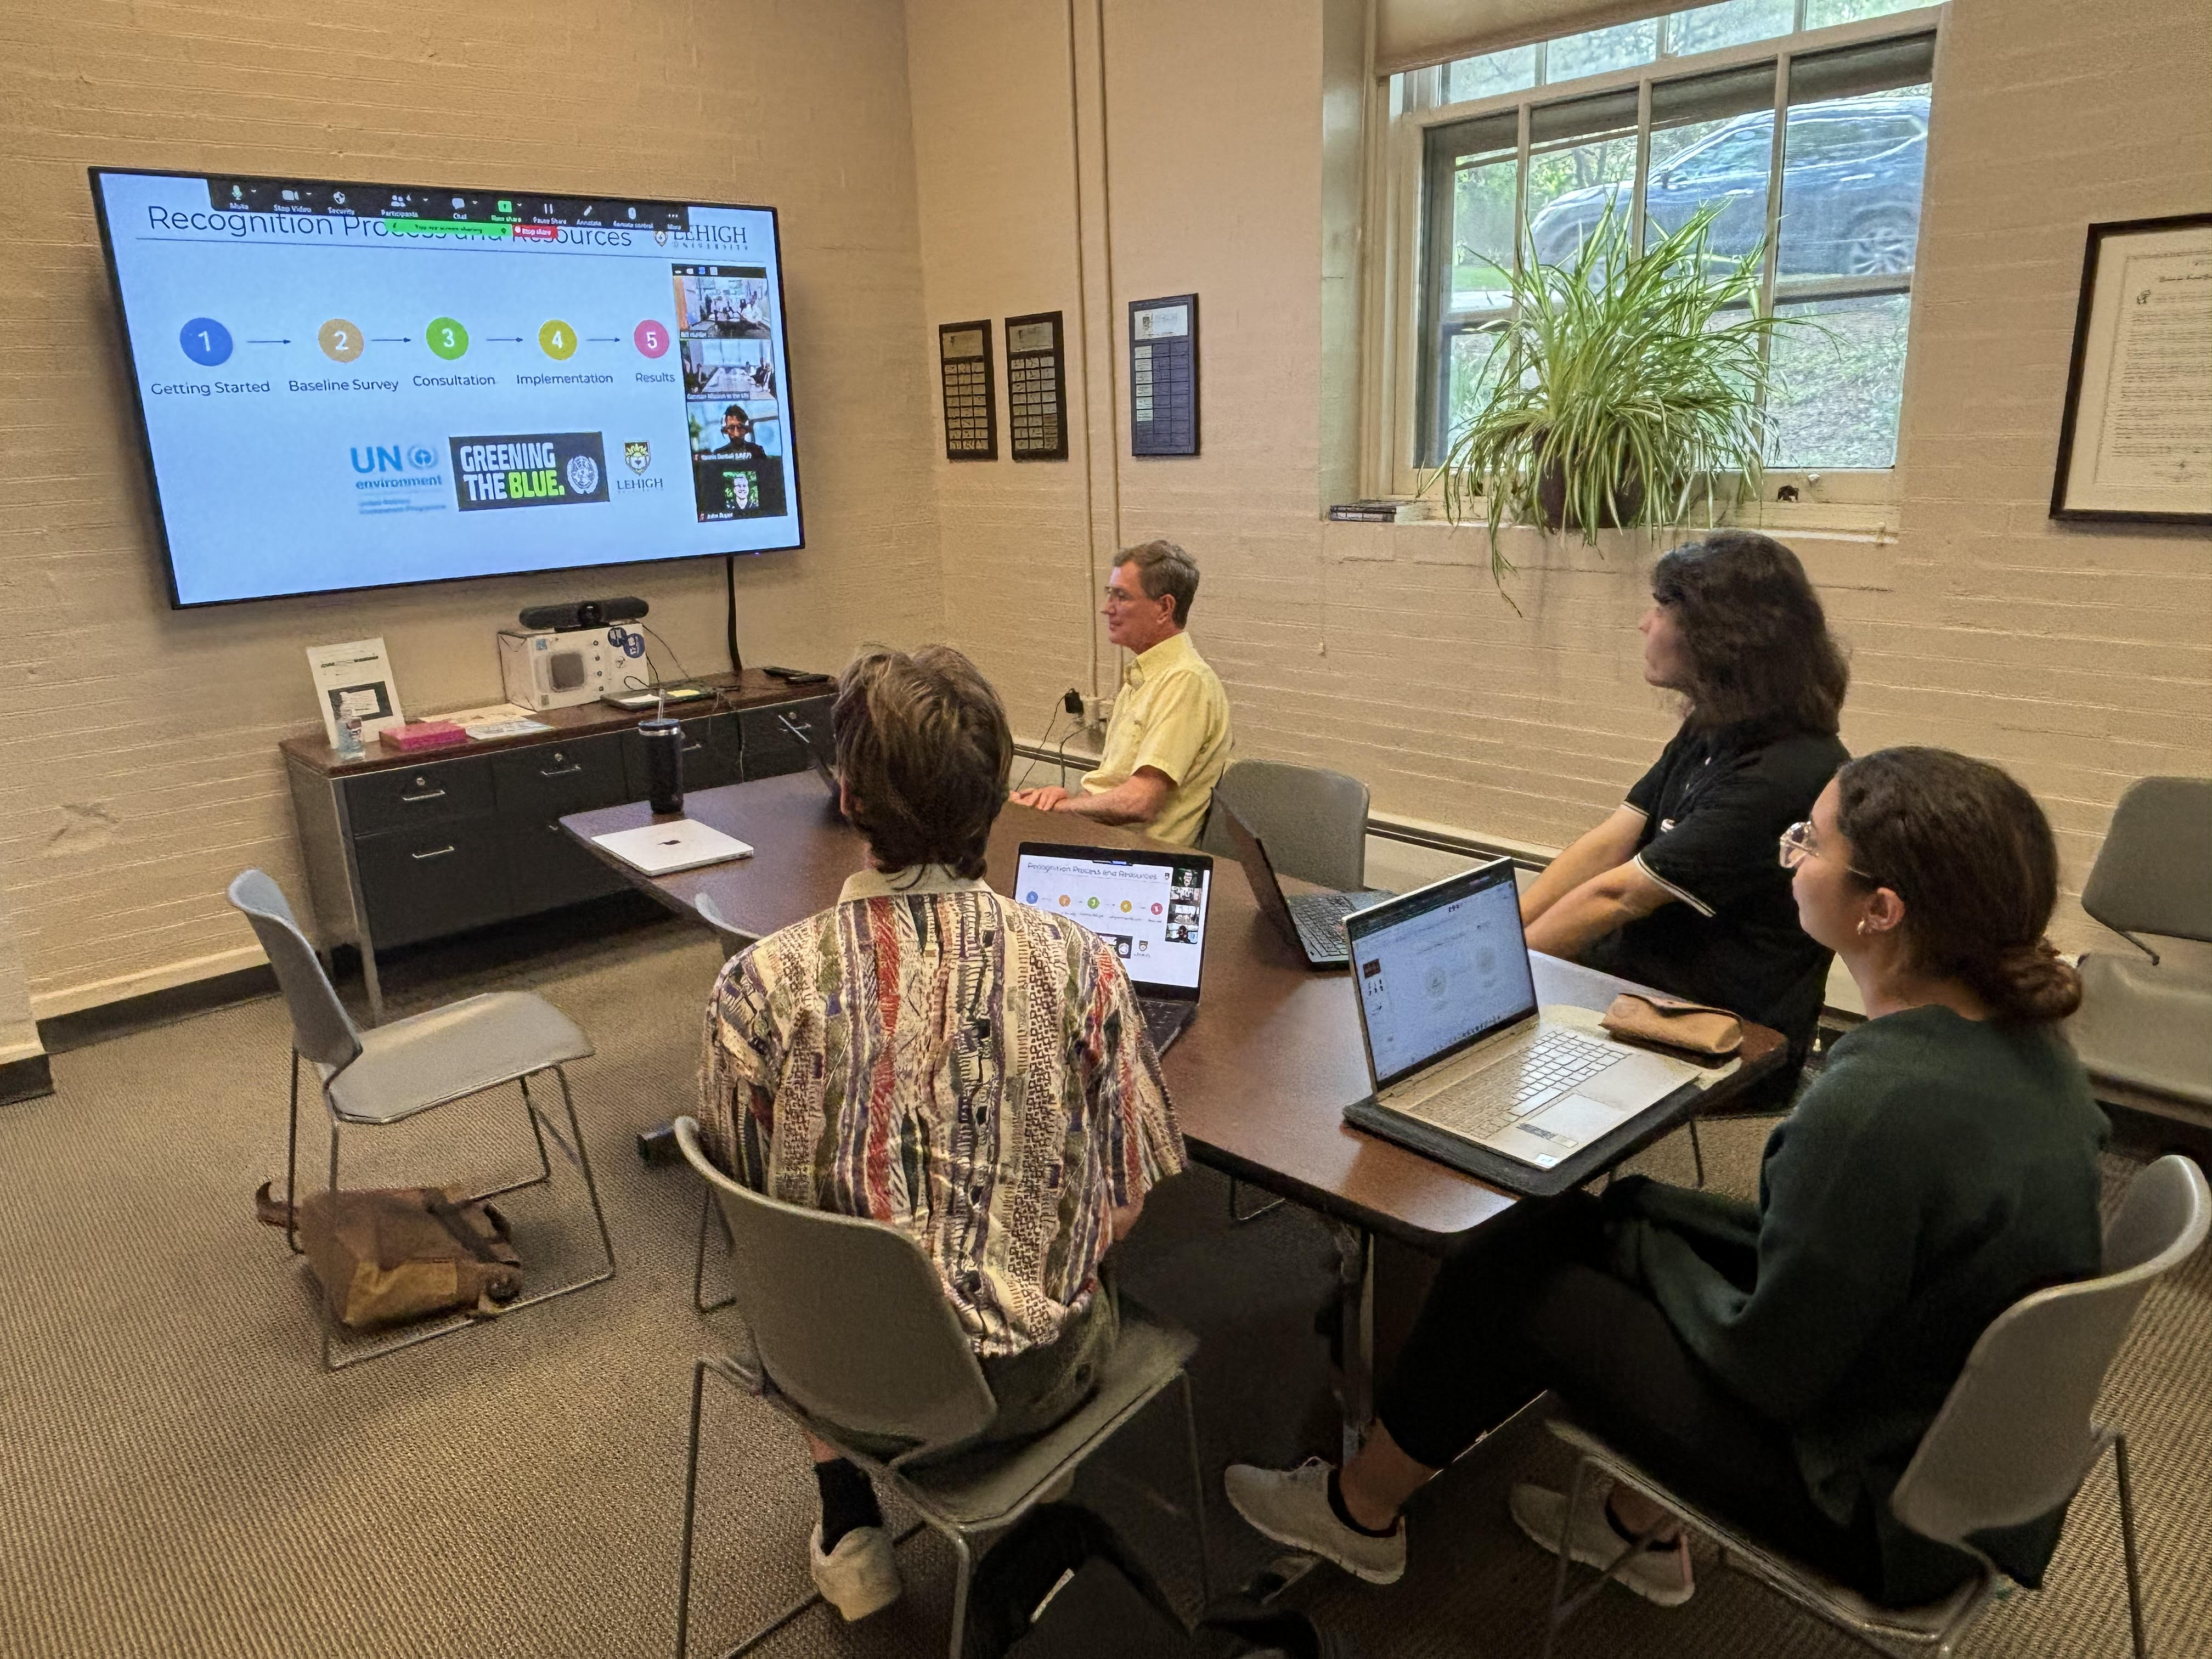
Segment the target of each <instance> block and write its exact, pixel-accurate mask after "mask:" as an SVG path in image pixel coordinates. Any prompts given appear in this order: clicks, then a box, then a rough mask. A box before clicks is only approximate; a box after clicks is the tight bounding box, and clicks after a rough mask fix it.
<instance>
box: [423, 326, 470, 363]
mask: <svg viewBox="0 0 2212 1659" xmlns="http://www.w3.org/2000/svg"><path fill="white" fill-rule="evenodd" d="M422 337H423V339H424V340H426V341H427V342H428V343H429V347H430V349H431V350H433V351H435V352H436V353H437V354H438V355H439V356H441V357H443V358H444V359H445V360H446V361H447V362H453V359H454V358H456V357H458V356H460V355H461V354H462V353H463V352H465V351H466V350H467V349H469V331H468V330H466V329H465V328H463V327H462V326H461V325H460V324H459V323H457V322H455V321H454V320H453V319H452V318H451V317H437V318H433V319H431V322H430V325H429V326H428V328H426V329H424V330H423V331H422Z"/></svg>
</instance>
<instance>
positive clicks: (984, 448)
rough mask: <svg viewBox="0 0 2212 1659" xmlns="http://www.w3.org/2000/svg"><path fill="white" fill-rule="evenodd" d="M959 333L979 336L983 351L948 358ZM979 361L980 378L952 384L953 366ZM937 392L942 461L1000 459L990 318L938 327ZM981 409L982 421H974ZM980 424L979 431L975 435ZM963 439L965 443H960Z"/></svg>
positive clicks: (970, 377) (964, 376) (969, 378)
mask: <svg viewBox="0 0 2212 1659" xmlns="http://www.w3.org/2000/svg"><path fill="white" fill-rule="evenodd" d="M961 334H981V336H982V340H983V349H982V351H981V354H980V355H979V356H969V355H967V354H965V353H963V354H962V355H961V356H957V357H953V356H948V355H947V349H948V348H949V347H950V346H951V343H952V340H953V337H955V336H956V335H961ZM975 362H981V364H982V368H981V380H980V381H978V380H976V378H975V376H974V375H972V374H963V375H962V376H961V377H960V380H959V382H958V384H957V385H956V384H955V380H954V376H953V373H952V369H953V366H954V365H955V364H962V365H965V364H969V363H975ZM937 392H938V398H939V404H941V406H942V408H943V411H944V416H945V459H946V460H948V461H995V460H997V459H999V388H998V376H997V364H996V362H995V361H994V358H993V357H992V355H991V319H989V318H988V317H978V318H976V319H975V320H974V321H973V322H968V323H939V325H937ZM979 407H980V409H981V421H980V422H979V421H978V420H977V418H976V410H977V409H978V408H979ZM978 425H980V426H981V428H982V431H981V434H980V435H978V434H977V432H976V430H975V428H976V427H977V426H978ZM963 440H965V441H963Z"/></svg>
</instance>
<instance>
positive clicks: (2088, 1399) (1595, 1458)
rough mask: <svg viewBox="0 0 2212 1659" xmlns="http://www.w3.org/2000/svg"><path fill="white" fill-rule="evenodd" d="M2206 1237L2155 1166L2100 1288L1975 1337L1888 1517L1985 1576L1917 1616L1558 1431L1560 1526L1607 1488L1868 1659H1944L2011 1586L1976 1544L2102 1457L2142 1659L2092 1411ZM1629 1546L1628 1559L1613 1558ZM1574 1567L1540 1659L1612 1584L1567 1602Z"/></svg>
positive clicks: (2118, 1463) (2134, 1588) (2066, 1488)
mask: <svg viewBox="0 0 2212 1659" xmlns="http://www.w3.org/2000/svg"><path fill="white" fill-rule="evenodd" d="M2208 1226H2212V1192H2208V1190H2207V1188H2206V1186H2205V1182H2204V1176H2203V1171H2202V1170H2199V1169H2198V1168H2197V1166H2196V1165H2195V1164H2192V1163H2191V1162H2190V1161H2189V1160H2188V1159H2187V1158H2180V1157H2167V1158H2160V1159H2159V1160H2158V1161H2157V1162H2156V1163H2154V1164H2150V1165H2148V1167H2146V1168H2145V1169H2143V1170H2141V1171H2140V1172H2139V1173H2138V1174H2137V1175H2136V1177H2135V1179H2134V1180H2133V1181H2131V1182H2129V1183H2128V1191H2127V1196H2126V1198H2125V1199H2124V1200H2123V1201H2122V1203H2121V1206H2120V1211H2119V1213H2118V1215H2117V1216H2115V1217H2114V1218H2112V1225H2109V1226H2108V1227H2106V1229H2105V1272H2104V1273H2103V1275H2102V1276H2101V1277H2100V1278H2096V1279H2084V1280H2082V1281H2081V1283H2079V1284H2075V1285H2057V1286H2055V1287H2053V1288H2052V1289H2050V1290H2047V1291H2036V1292H2035V1293H2034V1294H2033V1295H2032V1296H2028V1297H2023V1298H2021V1300H2020V1301H2018V1302H2015V1304H2013V1305H2012V1306H2011V1307H2009V1308H2008V1309H2006V1310H2005V1311H2004V1312H2003V1313H2002V1314H2000V1315H1998V1316H1997V1317H1996V1321H1995V1322H1993V1323H1992V1324H1991V1325H1990V1328H1988V1329H1987V1330H1985V1331H1984V1332H1983V1333H1982V1335H1981V1340H1979V1341H1978V1342H1976V1343H1975V1344H1974V1347H1973V1352H1972V1353H1970V1354H1969V1355H1968V1356H1967V1357H1966V1370H1964V1371H1962V1372H1961V1373H1960V1376H1959V1380H1958V1381H1957V1382H1956V1383H1954V1384H1952V1386H1951V1392H1950V1395H1949V1396H1948V1398H1947V1399H1946V1400H1945V1401H1943V1409H1942V1411H1941V1412H1939V1413H1937V1414H1936V1420H1935V1422H1933V1423H1932V1424H1930V1425H1929V1428H1928V1432H1927V1433H1926V1434H1924V1435H1923V1436H1922V1437H1921V1440H1920V1444H1919V1446H1918V1448H1917V1449H1916V1450H1915V1451H1914V1452H1913V1455H1912V1461H1911V1463H1909V1464H1907V1465H1906V1466H1905V1474H1904V1475H1903V1476H1902V1477H1901V1478H1900V1479H1899V1481H1898V1483H1897V1489H1896V1491H1895V1492H1893V1493H1891V1495H1890V1509H1891V1510H1892V1512H1893V1513H1894V1514H1895V1515H1896V1516H1897V1518H1898V1519H1899V1521H1902V1522H1904V1523H1905V1525H1906V1526H1908V1527H1910V1528H1912V1529H1913V1531H1915V1532H1917V1533H1920V1534H1924V1535H1925V1536H1927V1537H1929V1538H1933V1539H1935V1540H1936V1541H1938V1542H1940V1543H1945V1544H1948V1545H1950V1546H1952V1547H1954V1548H1955V1549H1960V1550H1963V1551H1965V1552H1966V1553H1967V1554H1969V1555H1972V1556H1973V1557H1975V1558H1976V1559H1977V1560H1978V1561H1979V1562H1980V1571H1978V1573H1977V1574H1976V1575H1975V1576H1974V1577H1972V1578H1970V1579H1968V1580H1967V1581H1966V1583H1964V1584H1962V1585H1960V1587H1959V1589H1956V1590H1954V1591H1953V1592H1952V1593H1951V1594H1950V1595H1948V1596H1946V1597H1944V1598H1943V1599H1942V1601H1936V1602H1933V1603H1931V1604H1929V1606H1926V1607H1905V1608H1890V1607H1879V1606H1877V1605H1876V1604H1875V1603H1874V1602H1873V1601H1869V1600H1868V1599H1867V1598H1866V1597H1864V1596H1863V1595H1859V1594H1858V1593H1857V1592H1856V1591H1854V1590H1851V1589H1848V1588H1846V1587H1845V1586H1844V1585H1842V1584H1839V1583H1836V1582H1835V1581H1834V1580H1832V1579H1831V1578H1828V1577H1826V1576H1825V1575H1823V1574H1822V1573H1820V1572H1819V1571H1815V1570H1814V1569H1813V1568H1811V1567H1808V1566H1807V1565H1804V1564H1803V1563H1802V1562H1799V1561H1795V1560H1792V1559H1790V1558H1789V1557H1787V1556H1784V1555H1782V1554H1780V1553H1778V1552H1777V1551H1774V1550H1771V1549H1769V1548H1767V1547H1765V1546H1764V1545H1762V1544H1760V1543H1759V1542H1758V1541H1756V1540H1754V1539H1752V1538H1749V1537H1747V1536H1745V1535H1744V1534H1742V1533H1741V1531H1740V1530H1738V1529H1737V1528H1734V1527H1732V1526H1731V1525H1730V1524H1729V1522H1724V1521H1719V1520H1716V1519H1715V1518H1713V1517H1712V1516H1710V1515H1707V1514H1705V1513H1704V1512H1702V1511H1700V1510H1699V1509H1698V1508H1697V1507H1696V1506H1695V1505H1693V1504H1687V1503H1686V1502H1684V1501H1683V1500H1682V1499H1681V1498H1677V1497H1675V1496H1674V1494H1673V1493H1672V1492H1668V1491H1667V1490H1666V1488H1664V1487H1663V1486H1660V1485H1659V1484H1658V1483H1657V1482H1656V1481H1655V1480H1652V1478H1651V1477H1650V1475H1648V1474H1644V1473H1643V1471H1641V1470H1640V1469H1638V1468H1637V1467H1636V1466H1635V1465H1634V1464H1633V1463H1632V1462H1629V1460H1628V1459H1627V1458H1626V1457H1624V1456H1622V1455H1620V1453H1619V1452H1617V1451H1614V1450H1613V1449H1612V1448H1611V1447H1609V1446H1607V1445H1606V1444H1605V1443H1603V1442H1602V1441H1601V1440H1599V1439H1598V1438H1597V1437H1596V1436H1595V1435H1593V1434H1591V1433H1589V1432H1588V1431H1586V1430H1583V1429H1582V1428H1580V1427H1577V1425H1574V1424H1572V1423H1571V1422H1566V1421H1564V1420H1554V1421H1553V1424H1552V1431H1553V1433H1554V1434H1556V1435H1558V1436H1559V1437H1560V1438H1561V1439H1562V1440H1564V1441H1565V1442H1566V1443H1568V1444H1569V1445H1570V1446H1572V1447H1573V1448H1574V1449H1576V1451H1577V1453H1578V1454H1579V1455H1578V1456H1577V1459H1576V1461H1575V1473H1574V1479H1573V1482H1572V1484H1571V1487H1570V1489H1569V1492H1568V1494H1567V1503H1568V1513H1569V1514H1572V1513H1573V1505H1574V1504H1575V1501H1576V1499H1577V1498H1578V1497H1579V1495H1580V1492H1581V1488H1582V1484H1583V1480H1585V1479H1586V1478H1588V1477H1589V1475H1590V1474H1599V1475H1604V1476H1610V1477H1611V1478H1612V1479H1613V1480H1616V1481H1618V1482H1620V1484H1621V1485H1622V1486H1627V1487H1628V1488H1630V1489H1631V1490H1632V1491H1634V1492H1642V1493H1643V1494H1644V1496H1645V1497H1647V1498H1650V1499H1652V1500H1653V1501H1654V1502H1656V1503H1657V1504H1662V1505H1664V1506H1665V1507H1666V1508H1667V1509H1668V1510H1673V1511H1674V1513H1675V1514H1676V1515H1677V1516H1680V1517H1681V1518H1682V1519H1683V1520H1684V1521H1686V1522H1687V1523H1688V1524H1689V1525H1690V1526H1692V1528H1696V1529H1697V1530H1698V1531H1699V1532H1702V1533H1704V1534H1705V1535H1706V1536H1707V1537H1709V1538H1711V1539H1712V1540H1713V1541H1715V1542H1716V1543H1717V1544H1719V1545H1720V1547H1721V1548H1722V1549H1723V1552H1724V1553H1726V1554H1727V1555H1729V1557H1730V1558H1731V1559H1733V1560H1734V1562H1735V1565H1738V1566H1739V1567H1741V1568H1742V1569H1743V1570H1745V1571H1747V1572H1749V1573H1750V1574H1751V1575H1752V1576H1753V1577H1755V1578H1758V1579H1760V1580H1762V1581H1763V1582H1764V1583H1766V1584H1767V1585H1768V1587H1769V1588H1771V1589H1774V1590H1776V1591H1778V1593H1780V1594H1781V1595H1784V1596H1786V1597H1787V1598H1788V1599H1789V1600H1790V1601H1795V1602H1796V1604H1797V1605H1798V1606H1799V1607H1803V1608H1804V1609H1806V1610H1807V1611H1808V1612H1809V1613H1814V1614H1815V1615H1816V1616H1818V1617H1820V1618H1821V1619H1825V1620H1827V1621H1828V1622H1829V1623H1830V1624H1832V1625H1833V1626H1836V1628H1838V1630H1840V1631H1842V1632H1844V1634H1846V1635H1848V1636H1851V1637H1854V1638H1857V1640H1858V1641H1859V1642H1861V1643H1862V1644H1864V1645H1865V1646H1867V1647H1869V1648H1872V1649H1873V1650H1875V1652H1877V1653H1890V1652H1893V1649H1891V1648H1888V1647H1885V1646H1884V1645H1883V1643H1884V1642H1885V1641H1888V1642H1901V1643H1911V1644H1916V1645H1917V1646H1920V1647H1924V1648H1929V1649H1932V1650H1933V1652H1934V1654H1935V1655H1936V1659H1946V1656H1948V1655H1949V1654H1950V1653H1951V1651H1952V1650H1954V1648H1955V1647H1956V1646H1957V1645H1958V1643H1959V1640H1960V1638H1961V1637H1963V1636H1964V1635H1965V1634H1966V1631H1967V1629H1968V1627H1969V1626H1972V1624H1973V1622H1974V1621H1975V1620H1977V1619H1978V1618H1979V1617H1980V1616H1981V1615H1982V1613H1984V1612H1985V1611H1987V1609H1988V1607H1989V1606H1990V1603H1991V1602H1992V1601H1995V1600H1996V1597H1997V1596H1998V1595H2000V1594H2002V1593H2003V1592H2004V1590H2005V1589H2006V1587H2007V1586H2006V1580H2005V1577H2004V1575H2003V1574H2002V1572H2001V1571H1999V1570H1998V1568H1997V1566H1996V1564H1995V1563H1994V1562H1992V1561H1991V1560H1990V1559H1989V1558H1988V1557H1987V1556H1985V1555H1983V1554H1982V1553H1981V1552H1980V1551H1979V1550H1978V1549H1976V1548H1975V1547H1974V1546H1973V1543H1972V1538H1973V1536H1974V1534H1977V1533H1981V1532H1987V1531H1990V1530H1991V1529H1993V1528H2002V1527H2016V1526H2020V1525H2021V1524H2022V1523H2024V1522H2029V1521H2033V1520H2034V1519H2035V1518H2036V1517H2038V1516H2045V1515H2048V1514H2050V1513H2051V1510H2055V1509H2057V1507H2058V1506H2059V1505H2060V1504H2063V1503H2066V1502H2068V1501H2069V1499H2071V1498H2073V1496H2074V1495H2075V1492H2077V1491H2079V1490H2080V1488H2081V1483H2082V1481H2083V1480H2086V1479H2087V1476H2088V1474H2089V1471H2090V1470H2091V1469H2092V1468H2095V1467H2096V1463H2097V1460H2098V1459H2099V1458H2100V1457H2102V1456H2103V1455H2105V1449H2106V1447H2107V1446H2109V1447H2111V1448H2112V1473H2113V1478H2114V1480H2115V1482H2116V1484H2117V1486H2118V1490H2119V1506H2120V1545H2121V1550H2122V1553H2123V1555H2124V1559H2125V1563H2126V1568H2127V1579H2128V1623H2129V1629H2130V1634H2131V1635H2132V1636H2133V1638H2134V1640H2135V1652H2136V1659H2145V1653H2146V1650H2145V1648H2144V1645H2143V1624H2142V1582H2141V1577H2140V1575H2139V1573H2138V1572H2137V1571H2136V1520H2135V1503H2134V1499H2133V1497H2132V1496H2131V1494H2130V1492H2129V1489H2128V1443H2127V1437H2126V1436H2124V1434H2122V1433H2121V1432H2120V1431H2119V1430H2118V1429H2112V1428H2106V1426H2104V1425H2101V1424H2100V1423H2098V1422H2097V1421H2096V1420H2095V1419H2094V1418H2093V1417H2092V1415H2091V1413H2093V1411H2094V1410H2095V1409H2096V1405H2097V1390H2098V1389H2099V1388H2100V1386H2101V1385H2102V1383H2104V1380H2105V1373H2106V1370H2109V1369H2110V1368H2111V1366H2112V1360H2113V1358H2114V1357H2115V1356H2116V1355H2118V1352H2119V1349H2120V1344H2121V1342H2122V1341H2124V1340H2125V1339H2126V1336H2127V1334H2128V1326H2129V1324H2130V1322H2132V1321H2133V1320H2134V1318H2135V1315H2136V1308H2137V1307H2138V1306H2140V1305H2141V1304H2142V1299H2143V1296H2144V1294H2145V1293H2146V1292H2147V1291H2148V1290H2149V1289H2150V1286H2151V1281H2152V1280H2154V1279H2157V1278H2158V1277H2159V1276H2160V1274H2161V1273H2166V1272H2168V1271H2169V1270H2171V1269H2172V1268H2173V1267H2177V1266H2179V1264H2180V1263H2181V1262H2183V1261H2186V1260H2187V1259H2188V1258H2189V1257H2190V1256H2191V1255H2193V1254H2194V1253H2195V1252H2196V1250H2197V1247H2198V1246H2199V1245H2201V1244H2203V1242H2204V1235H2205V1232H2206V1230H2207V1228H2208ZM1637 1547H1638V1545H1633V1544H1632V1545H1630V1546H1628V1547H1626V1548H1625V1549H1624V1550H1623V1551H1622V1554H1621V1559H1622V1560H1624V1561H1625V1560H1626V1559H1627V1557H1628V1555H1629V1554H1630V1553H1632V1551H1633V1550H1634V1549H1636V1548H1637ZM1570 1559H1571V1558H1570V1557H1569V1556H1568V1555H1565V1554H1562V1555H1561V1556H1560V1557H1559V1568H1558V1572H1557V1576H1556V1577H1555V1578H1554V1580H1553V1589H1552V1611H1551V1624H1550V1626H1549V1628H1548V1629H1547V1632H1545V1637H1544V1653H1545V1655H1546V1659H1549V1656H1550V1654H1551V1651H1552V1644H1553V1641H1554V1640H1555V1639H1556V1638H1558V1636H1559V1626H1561V1625H1563V1624H1564V1623H1565V1621H1566V1620H1568V1619H1570V1618H1571V1617H1573V1615H1574V1614H1575V1613H1577V1612H1578V1611H1579V1610H1580V1609H1581V1607H1583V1604H1584V1603H1586V1602H1587V1601H1589V1598H1590V1597H1591V1596H1593V1595H1596V1594H1597V1593H1598V1592H1600V1591H1601V1590H1602V1589H1604V1588H1605V1582H1606V1579H1607V1577H1611V1571H1610V1570H1608V1571H1607V1573H1606V1574H1605V1575H1603V1576H1601V1577H1600V1578H1599V1579H1598V1580H1597V1581H1596V1582H1595V1583H1592V1584H1590V1585H1588V1586H1586V1587H1585V1588H1584V1589H1582V1590H1580V1591H1578V1592H1577V1594H1576V1595H1575V1596H1574V1598H1573V1599H1572V1600H1571V1601H1570V1600H1567V1599H1566V1584H1567V1564H1568V1562H1569V1560H1570ZM1616 1565H1618V1564H1617V1563H1616Z"/></svg>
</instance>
